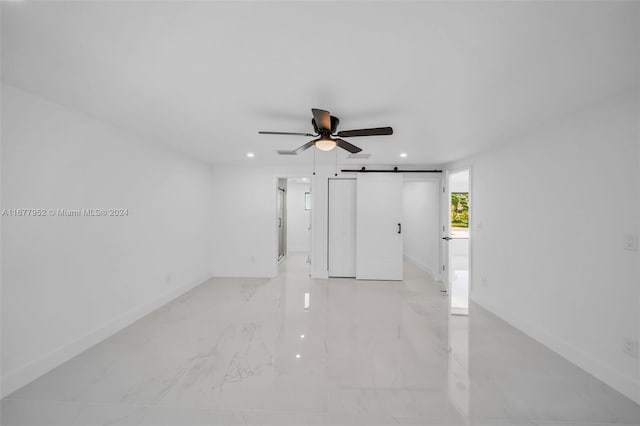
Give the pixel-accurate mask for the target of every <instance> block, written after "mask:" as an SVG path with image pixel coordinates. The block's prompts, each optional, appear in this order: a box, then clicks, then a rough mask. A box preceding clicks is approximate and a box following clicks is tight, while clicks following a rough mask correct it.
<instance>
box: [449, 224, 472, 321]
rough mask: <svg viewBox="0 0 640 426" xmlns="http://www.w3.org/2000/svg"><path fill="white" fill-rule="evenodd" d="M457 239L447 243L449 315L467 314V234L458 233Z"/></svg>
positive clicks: (466, 231) (464, 232)
mask: <svg viewBox="0 0 640 426" xmlns="http://www.w3.org/2000/svg"><path fill="white" fill-rule="evenodd" d="M458 234H459V235H458V237H456V238H454V239H452V240H451V241H449V256H450V257H449V265H450V266H449V268H450V269H451V276H450V279H451V313H452V314H454V315H468V314H469V239H468V237H469V232H468V230H463V231H462V232H460V231H458Z"/></svg>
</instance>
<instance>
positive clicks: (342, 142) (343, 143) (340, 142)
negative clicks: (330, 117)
mask: <svg viewBox="0 0 640 426" xmlns="http://www.w3.org/2000/svg"><path fill="white" fill-rule="evenodd" d="M335 141H336V144H337V145H338V146H339V147H340V148H342V149H346V150H347V151H349V152H350V153H352V154H355V153H357V152H360V151H362V148H358V147H357V146H355V145H352V144H350V143H349V142H347V141H345V140H343V139H335Z"/></svg>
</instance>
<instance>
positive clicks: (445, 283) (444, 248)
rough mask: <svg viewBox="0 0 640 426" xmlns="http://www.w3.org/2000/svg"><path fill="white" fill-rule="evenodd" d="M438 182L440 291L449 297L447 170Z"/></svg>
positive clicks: (449, 215) (449, 208)
mask: <svg viewBox="0 0 640 426" xmlns="http://www.w3.org/2000/svg"><path fill="white" fill-rule="evenodd" d="M440 184H441V186H442V201H441V203H440V206H442V212H441V219H440V223H441V225H442V226H441V234H440V236H441V237H442V239H441V240H440V241H441V244H440V247H441V250H440V252H441V263H442V265H441V267H440V273H441V274H442V275H441V276H442V288H441V291H443V292H446V293H447V294H448V296H449V298H451V291H450V288H449V286H450V283H451V275H450V274H449V270H450V269H451V268H449V241H450V238H451V192H450V191H449V172H448V171H446V170H445V171H443V172H442V179H441V181H440ZM449 306H451V303H449Z"/></svg>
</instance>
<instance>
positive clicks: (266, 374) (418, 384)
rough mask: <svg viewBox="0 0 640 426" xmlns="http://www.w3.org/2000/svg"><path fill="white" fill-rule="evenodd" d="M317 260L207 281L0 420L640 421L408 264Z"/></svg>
mask: <svg viewBox="0 0 640 426" xmlns="http://www.w3.org/2000/svg"><path fill="white" fill-rule="evenodd" d="M305 259H306V258H305V256H303V255H292V256H289V258H288V259H286V260H285V261H283V262H282V263H281V264H280V274H279V276H278V277H276V278H274V279H239V278H216V279H212V280H209V281H207V282H206V283H204V284H202V285H200V286H198V287H197V288H195V289H194V290H192V291H190V292H188V293H187V294H185V295H183V296H182V297H180V298H179V299H177V300H175V301H173V302H171V303H170V304H168V305H166V306H164V307H162V308H161V309H159V310H157V311H155V312H153V313H152V314H150V315H148V316H147V317H145V318H143V319H142V320H140V321H138V322H136V323H134V324H133V325H131V326H130V327H128V328H126V329H124V330H123V331H121V332H119V333H117V334H116V335H114V336H112V337H111V338H109V339H107V340H106V341H104V342H102V343H100V344H98V345H96V346H95V347H93V348H91V349H90V350H88V351H86V352H84V353H82V354H81V355H79V356H77V357H75V358H73V359H72V360H71V361H69V362H67V363H65V364H63V365H62V366H60V367H58V368H56V369H55V370H53V371H51V372H50V373H48V374H46V375H45V376H43V377H41V378H40V379H38V380H36V381H35V382H33V383H31V384H29V385H27V386H25V387H24V388H22V389H20V390H18V391H17V392H15V393H13V394H12V395H10V396H9V397H7V398H5V399H4V400H3V401H2V422H1V423H2V425H5V426H18V425H21V426H22V425H30V426H32V425H49V426H53V425H79V426H80V425H82V426H89V425H106V424H109V425H147V426H156V425H176V426H177V425H182V426H187V425H345V426H346V425H391V424H402V425H514V424H517V425H560V424H562V425H579V424H582V425H587V424H589V425H593V424H598V425H602V424H638V423H639V421H640V407H638V406H637V405H636V404H634V403H632V402H631V401H629V400H628V399H626V398H625V397H623V396H621V395H620V394H618V393H617V392H615V391H613V390H612V389H610V388H609V387H608V386H606V385H604V384H603V383H601V382H599V381H598V380H596V379H595V378H593V377H592V376H590V375H588V374H586V373H584V372H583V371H582V370H580V369H578V368H577V367H575V366H573V365H572V364H570V363H569V362H567V361H565V360H564V359H562V358H561V357H559V356H558V355H556V354H554V353H553V352H551V351H549V350H548V349H546V348H545V347H543V346H542V345H540V344H538V343H536V342H535V341H533V340H531V339H530V338H528V337H526V336H525V335H523V334H522V333H520V332H518V331H517V330H515V329H514V328H512V327H510V326H508V325H507V324H506V323H504V322H503V321H501V320H499V319H497V318H495V317H494V316H493V315H491V314H489V313H488V312H486V311H485V310H483V309H482V308H479V307H478V306H477V305H474V304H473V303H472V304H471V306H470V309H471V312H470V316H469V317H468V318H466V317H453V318H451V317H449V315H448V311H447V304H446V302H447V299H446V298H444V297H442V296H441V294H440V291H439V289H440V287H439V285H437V284H436V283H434V282H433V281H431V280H430V279H429V278H428V277H427V276H426V275H425V274H424V273H423V272H421V270H419V269H417V268H416V267H415V266H413V265H411V264H409V263H406V264H405V280H404V281H402V282H384V281H371V282H367V281H358V282H356V281H355V280H352V279H329V280H311V279H310V278H308V276H307V271H308V264H306V263H305ZM306 293H308V295H309V296H308V299H306V298H305V294H306ZM305 300H308V307H305ZM450 346H451V347H452V350H451V352H450V351H449V347H450Z"/></svg>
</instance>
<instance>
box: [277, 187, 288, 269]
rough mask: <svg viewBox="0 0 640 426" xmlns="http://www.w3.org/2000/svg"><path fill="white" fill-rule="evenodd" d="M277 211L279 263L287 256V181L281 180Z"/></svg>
mask: <svg viewBox="0 0 640 426" xmlns="http://www.w3.org/2000/svg"><path fill="white" fill-rule="evenodd" d="M276 193H277V197H278V198H277V209H276V215H277V217H276V221H277V223H276V226H277V233H278V256H277V259H278V261H281V260H282V259H283V258H284V257H285V256H286V255H287V179H286V178H279V179H278V185H277V188H276Z"/></svg>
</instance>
